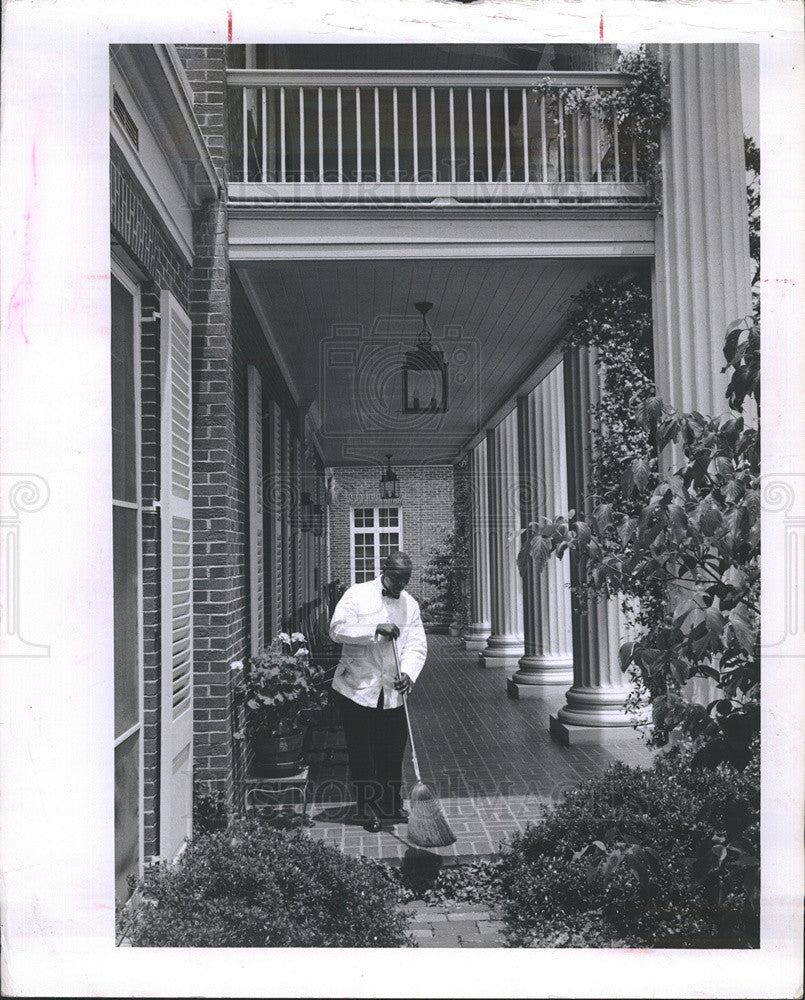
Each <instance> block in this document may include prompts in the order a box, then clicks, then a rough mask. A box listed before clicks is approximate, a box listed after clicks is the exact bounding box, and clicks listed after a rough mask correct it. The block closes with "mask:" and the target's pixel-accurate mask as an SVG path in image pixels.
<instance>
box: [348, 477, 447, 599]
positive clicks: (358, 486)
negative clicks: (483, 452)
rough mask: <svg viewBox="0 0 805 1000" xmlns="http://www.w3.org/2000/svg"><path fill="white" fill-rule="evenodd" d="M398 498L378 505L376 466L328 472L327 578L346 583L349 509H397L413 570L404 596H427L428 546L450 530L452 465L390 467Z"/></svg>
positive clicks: (428, 589) (404, 547) (378, 480)
mask: <svg viewBox="0 0 805 1000" xmlns="http://www.w3.org/2000/svg"><path fill="white" fill-rule="evenodd" d="M394 471H395V472H396V473H397V476H398V478H399V489H400V495H401V499H400V500H397V501H388V502H386V503H381V501H380V500H379V495H380V473H381V469H380V468H379V467H373V468H365V469H361V468H347V467H339V468H335V469H333V494H334V502H333V503H332V505H331V506H330V508H329V511H330V564H331V577H332V579H334V580H336V579H340V580H341V582H342V583H345V584H349V583H350V582H351V581H350V551H349V546H350V527H349V524H350V509H351V508H352V507H379V506H391V507H399V508H400V510H401V514H402V544H403V549H404V550H405V551H406V552H407V553H408V554H409V555H410V556H411V559H412V561H413V563H414V569H413V572H412V574H411V582H410V584H409V585H408V588H407V589H408V590H409V592H410V593H411V594H412V595H413V596H414V597H415V598H416V599H417V600H418V601H421V600H422V599H423V598H426V597H429V596H432V593H431V590H432V588H430V587H429V586H428V585H426V584H425V583H423V580H422V574H423V571H424V568H425V564H426V563H427V561H428V555H429V553H430V550H431V548H433V546H434V545H437V544H438V543H439V542H440V541H441V540H442V538H443V537H444V535H445V533H446V532H447V531H450V530H451V529H452V527H453V467H452V466H451V465H434V466H411V467H406V468H398V467H396V466H395V467H394Z"/></svg>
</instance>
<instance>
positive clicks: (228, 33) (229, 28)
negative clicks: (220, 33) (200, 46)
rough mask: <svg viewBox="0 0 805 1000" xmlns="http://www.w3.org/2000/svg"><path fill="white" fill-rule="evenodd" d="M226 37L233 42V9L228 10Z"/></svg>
mask: <svg viewBox="0 0 805 1000" xmlns="http://www.w3.org/2000/svg"><path fill="white" fill-rule="evenodd" d="M226 38H227V41H228V42H230V43H231V41H232V11H231V10H228V11H227V12H226Z"/></svg>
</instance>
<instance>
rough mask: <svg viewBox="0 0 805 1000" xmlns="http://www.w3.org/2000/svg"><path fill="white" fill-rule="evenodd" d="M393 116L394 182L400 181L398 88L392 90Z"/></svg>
mask: <svg viewBox="0 0 805 1000" xmlns="http://www.w3.org/2000/svg"><path fill="white" fill-rule="evenodd" d="M391 104H392V118H393V122H394V183H395V184H399V183H400V120H399V114H398V112H397V88H396V87H394V88H393V90H392V92H391Z"/></svg>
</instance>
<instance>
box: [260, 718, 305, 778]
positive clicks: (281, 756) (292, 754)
mask: <svg viewBox="0 0 805 1000" xmlns="http://www.w3.org/2000/svg"><path fill="white" fill-rule="evenodd" d="M249 742H250V746H251V750H252V765H251V773H252V774H253V775H254V776H255V777H257V778H283V777H287V775H289V774H296V773H297V771H301V770H302V768H303V767H304V766H305V758H304V752H305V751H304V743H305V733H304V731H303V730H301V729H295V730H292V731H291V732H290V733H285V734H283V735H282V736H276V735H273V734H271V735H268V734H266V735H261V736H254V737H252V738H251V740H250V741H249Z"/></svg>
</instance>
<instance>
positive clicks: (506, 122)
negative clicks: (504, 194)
mask: <svg viewBox="0 0 805 1000" xmlns="http://www.w3.org/2000/svg"><path fill="white" fill-rule="evenodd" d="M503 139H504V144H505V148H506V181H507V183H509V184H511V180H512V155H511V136H510V135H509V89H508V87H504V88H503Z"/></svg>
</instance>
